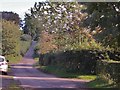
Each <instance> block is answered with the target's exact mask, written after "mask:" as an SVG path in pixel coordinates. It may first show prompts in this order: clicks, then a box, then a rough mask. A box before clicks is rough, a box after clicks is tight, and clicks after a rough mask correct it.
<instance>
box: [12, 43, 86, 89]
mask: <svg viewBox="0 0 120 90" xmlns="http://www.w3.org/2000/svg"><path fill="white" fill-rule="evenodd" d="M35 45H36V42H35V41H32V44H31V47H30V48H29V50H28V51H27V53H26V54H25V56H24V57H23V59H22V60H21V62H20V63H18V64H15V65H12V72H13V75H14V79H15V80H19V82H20V83H21V84H20V86H21V87H23V88H24V89H25V90H36V89H37V90H42V89H44V88H46V89H52V90H53V89H54V88H57V89H59V90H60V88H61V89H62V88H64V89H72V88H86V86H85V83H86V82H88V81H86V80H80V79H66V78H58V77H56V76H54V75H51V74H45V73H43V72H40V71H38V70H37V69H36V68H34V67H33V64H34V63H35V62H34V59H33V58H32V55H33V51H34V47H35ZM57 89H55V90H57ZM77 90H78V89H77Z"/></svg>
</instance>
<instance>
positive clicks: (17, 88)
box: [3, 80, 24, 90]
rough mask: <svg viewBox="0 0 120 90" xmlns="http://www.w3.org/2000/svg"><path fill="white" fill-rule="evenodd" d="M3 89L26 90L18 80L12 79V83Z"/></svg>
mask: <svg viewBox="0 0 120 90" xmlns="http://www.w3.org/2000/svg"><path fill="white" fill-rule="evenodd" d="M3 90H24V89H23V88H22V87H20V86H19V84H18V82H16V81H15V80H12V82H11V83H10V85H9V86H8V87H7V88H5V89H3Z"/></svg>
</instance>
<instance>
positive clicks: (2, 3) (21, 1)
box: [0, 0, 43, 19]
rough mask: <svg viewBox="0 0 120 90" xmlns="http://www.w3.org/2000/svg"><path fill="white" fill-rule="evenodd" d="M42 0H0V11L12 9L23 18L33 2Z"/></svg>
mask: <svg viewBox="0 0 120 90" xmlns="http://www.w3.org/2000/svg"><path fill="white" fill-rule="evenodd" d="M42 1H43V0H0V12H1V11H12V12H14V13H17V14H19V16H20V18H21V19H24V15H25V12H29V10H28V9H30V8H31V7H33V6H34V3H35V2H42Z"/></svg>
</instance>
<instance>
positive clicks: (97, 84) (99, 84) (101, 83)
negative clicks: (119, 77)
mask: <svg viewBox="0 0 120 90" xmlns="http://www.w3.org/2000/svg"><path fill="white" fill-rule="evenodd" d="M87 86H88V87H90V88H116V85H115V84H109V83H108V81H106V80H103V79H101V78H96V79H95V80H92V81H90V82H88V83H87Z"/></svg>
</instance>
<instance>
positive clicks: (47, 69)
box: [36, 64, 96, 80]
mask: <svg viewBox="0 0 120 90" xmlns="http://www.w3.org/2000/svg"><path fill="white" fill-rule="evenodd" d="M36 65H38V64H36ZM36 68H37V69H39V70H41V71H43V72H46V73H50V74H54V75H56V76H58V77H62V78H77V79H83V80H95V79H96V75H81V74H79V73H68V72H65V70H64V69H62V68H60V67H57V66H39V65H38V66H36Z"/></svg>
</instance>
